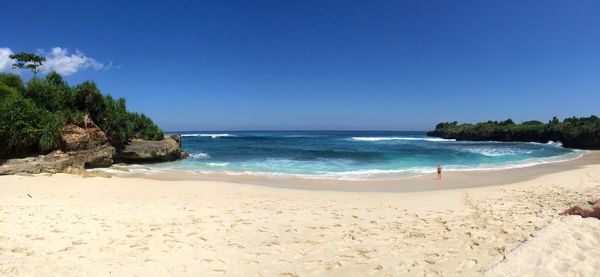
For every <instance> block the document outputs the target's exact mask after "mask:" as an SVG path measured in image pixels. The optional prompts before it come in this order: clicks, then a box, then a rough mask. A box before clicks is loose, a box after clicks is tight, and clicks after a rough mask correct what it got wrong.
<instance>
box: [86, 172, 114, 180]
mask: <svg viewBox="0 0 600 277" xmlns="http://www.w3.org/2000/svg"><path fill="white" fill-rule="evenodd" d="M82 177H83V178H92V177H102V178H112V175H111V174H110V173H108V172H105V171H101V170H92V171H84V172H83V174H82Z"/></svg>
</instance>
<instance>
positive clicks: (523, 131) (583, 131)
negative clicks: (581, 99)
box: [427, 116, 600, 149]
mask: <svg viewBox="0 0 600 277" xmlns="http://www.w3.org/2000/svg"><path fill="white" fill-rule="evenodd" d="M427 135H429V136H434V137H442V138H447V139H458V140H479V141H487V140H494V141H531V142H543V143H545V142H548V141H560V142H562V144H563V146H565V147H570V148H581V149H600V118H598V117H597V116H590V117H581V118H577V117H571V118H566V119H565V120H563V121H562V122H561V121H560V120H558V118H556V117H554V118H552V120H550V121H549V122H548V123H542V122H540V121H535V120H531V121H525V122H523V123H521V124H515V123H514V122H513V121H512V120H510V119H508V120H505V121H500V122H498V121H487V122H480V123H477V124H468V123H465V124H458V123H457V122H456V121H454V122H446V123H439V124H437V125H436V126H435V130H433V131H430V132H427Z"/></svg>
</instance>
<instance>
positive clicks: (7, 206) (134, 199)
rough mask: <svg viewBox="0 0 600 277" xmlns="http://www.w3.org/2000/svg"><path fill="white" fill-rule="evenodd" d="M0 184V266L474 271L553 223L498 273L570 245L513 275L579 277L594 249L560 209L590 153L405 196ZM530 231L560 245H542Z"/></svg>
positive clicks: (580, 183)
mask: <svg viewBox="0 0 600 277" xmlns="http://www.w3.org/2000/svg"><path fill="white" fill-rule="evenodd" d="M482 182H485V180H482ZM0 191H1V193H0V275H2V276H13V275H19V276H36V275H37V276H50V275H53V276H56V275H63V276H64V275H67V276H73V275H80V276H106V275H109V274H112V275H114V276H123V275H125V276H132V275H138V276H166V275H177V276H182V275H190V276H207V275H213V274H214V275H219V274H226V275H231V276H252V275H255V276H277V275H280V276H294V275H301V276H318V275H337V276H365V275H377V276H384V275H396V276H397V275H409V276H423V275H426V276H442V275H443V276H481V275H482V274H484V273H485V271H486V270H487V269H488V268H490V267H492V266H494V265H496V264H497V263H499V262H501V261H502V260H503V259H504V256H505V255H507V253H508V252H510V250H512V249H514V248H516V247H517V246H519V245H520V244H522V243H523V242H525V241H528V240H530V239H531V238H532V234H533V233H535V232H536V231H537V230H539V229H540V228H542V227H544V226H546V225H547V224H548V223H550V222H554V221H553V220H558V221H556V222H559V223H561V224H563V225H562V226H561V225H557V226H553V225H551V227H545V228H544V229H543V230H544V231H543V232H544V233H542V234H540V235H536V237H535V238H534V239H533V240H531V243H529V244H528V245H529V246H523V247H521V248H519V250H517V251H516V252H514V253H511V254H510V255H509V257H513V256H514V257H513V258H509V259H507V260H506V261H505V262H504V263H501V264H500V265H498V266H497V267H496V268H495V269H494V270H497V271H495V272H508V271H502V270H507V269H506V268H508V269H512V268H516V267H515V266H512V265H513V264H515V263H516V264H519V261H525V260H536V257H539V256H540V255H546V256H548V255H550V256H552V255H565V254H568V255H569V256H571V257H574V258H572V259H568V258H556V257H555V258H552V257H554V256H552V257H551V258H546V259H543V260H540V261H539V262H538V263H537V264H536V266H535V271H528V269H527V268H524V271H521V272H530V273H535V272H544V273H547V272H550V273H557V272H561V271H564V272H570V273H571V274H572V273H573V270H576V271H579V272H580V273H581V274H582V276H583V275H584V274H586V273H588V272H591V271H589V267H590V266H593V267H597V264H596V263H595V262H594V261H593V259H592V258H594V257H595V260H598V259H597V257H598V253H597V251H596V252H590V253H588V252H587V251H589V250H590V249H589V247H588V248H586V247H585V245H598V242H599V241H600V237H599V236H598V232H597V231H596V232H593V231H591V230H589V229H590V228H588V227H589V226H588V227H586V226H587V225H586V224H587V222H590V220H587V221H584V220H583V219H581V218H576V217H570V218H567V219H561V218H562V217H560V216H558V215H557V214H558V212H559V211H561V210H563V209H564V208H566V207H567V206H569V205H571V204H573V203H578V202H583V201H585V200H588V199H592V198H594V197H599V196H600V195H599V194H600V165H597V164H596V165H587V166H583V167H580V168H576V169H569V170H567V171H562V172H558V173H554V174H547V175H543V176H541V177H538V178H535V179H532V180H528V181H524V182H520V183H515V184H511V185H506V186H490V187H481V188H467V189H454V190H438V191H424V192H403V193H391V192H387V193H378V192H336V191H308V190H296V189H287V188H286V189H280V188H273V187H264V186H255V185H248V184H234V183H225V182H216V181H209V182H201V181H159V180H148V179H137V178H111V179H106V178H81V177H78V176H71V175H60V174H59V175H55V176H42V175H39V176H35V177H27V176H3V177H0ZM27 194H29V195H31V198H30V197H29V196H28V195H27ZM553 224H554V223H553ZM565 224H567V225H568V226H565ZM594 224H596V223H594ZM569 226H571V227H573V226H574V227H573V228H568V227H569ZM578 226H581V229H578ZM578 230H579V231H578ZM559 236H560V237H564V236H566V238H568V240H562V239H561V240H557V237H559ZM578 238H580V241H578ZM581 240H584V242H585V243H584V242H582V241H581ZM536 241H541V242H542V244H544V243H543V242H546V241H548V242H552V241H556V242H563V243H564V244H562V245H559V244H558V243H557V245H559V246H558V250H557V251H558V252H556V253H553V252H552V251H550V250H551V249H547V248H544V249H537V247H536V246H535V244H537V243H540V242H536ZM540 251H542V253H541V252H540ZM581 257H584V259H581ZM515 260H516V261H517V262H514V261H515ZM508 262H512V264H508ZM558 263H560V264H561V266H557V264H558ZM575 263H583V265H575ZM505 264H506V265H505ZM562 264H567V265H570V266H562ZM525 265H526V264H525ZM525 265H522V264H521V265H520V266H525ZM490 273H492V272H490ZM557 275H560V274H558V273H557Z"/></svg>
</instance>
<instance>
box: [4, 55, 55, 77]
mask: <svg viewBox="0 0 600 277" xmlns="http://www.w3.org/2000/svg"><path fill="white" fill-rule="evenodd" d="M9 58H11V59H13V60H16V61H17V62H16V63H14V64H13V65H12V67H13V68H18V69H23V68H26V69H29V70H31V72H33V77H34V78H35V77H37V73H38V72H40V71H41V70H42V64H44V62H45V61H46V57H43V56H38V55H36V54H32V53H25V52H21V53H19V54H12V55H10V56H9Z"/></svg>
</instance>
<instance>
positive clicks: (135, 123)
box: [129, 113, 165, 140]
mask: <svg viewBox="0 0 600 277" xmlns="http://www.w3.org/2000/svg"><path fill="white" fill-rule="evenodd" d="M129 117H130V122H131V124H132V126H131V134H132V136H133V137H134V138H141V139H145V140H161V139H163V138H164V136H165V134H164V133H163V131H161V130H160V128H158V126H156V124H154V122H152V120H151V119H150V118H148V117H147V116H146V115H144V114H138V113H130V114H129Z"/></svg>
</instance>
